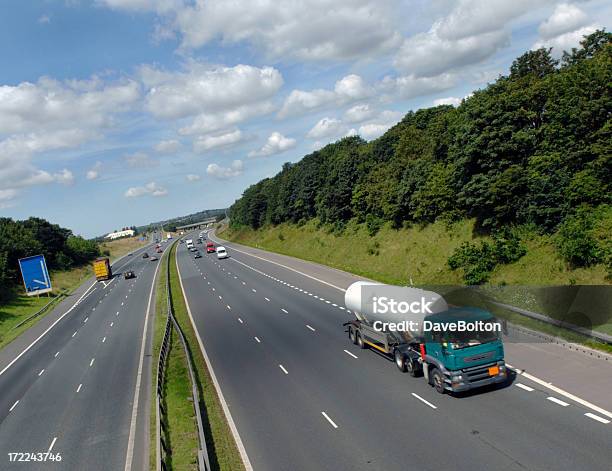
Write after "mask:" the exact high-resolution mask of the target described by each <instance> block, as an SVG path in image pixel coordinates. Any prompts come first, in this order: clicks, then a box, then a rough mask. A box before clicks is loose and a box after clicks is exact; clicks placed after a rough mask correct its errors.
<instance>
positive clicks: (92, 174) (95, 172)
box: [85, 161, 102, 180]
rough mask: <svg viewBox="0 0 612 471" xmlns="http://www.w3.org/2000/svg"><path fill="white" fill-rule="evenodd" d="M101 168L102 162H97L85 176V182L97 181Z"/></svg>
mask: <svg viewBox="0 0 612 471" xmlns="http://www.w3.org/2000/svg"><path fill="white" fill-rule="evenodd" d="M101 168H102V162H100V161H98V162H96V163H95V164H94V166H93V167H91V168H90V169H89V170H88V171H87V173H86V174H85V178H87V180H97V179H98V178H99V177H100V169H101Z"/></svg>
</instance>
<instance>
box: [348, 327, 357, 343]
mask: <svg viewBox="0 0 612 471" xmlns="http://www.w3.org/2000/svg"><path fill="white" fill-rule="evenodd" d="M348 334H349V339H351V342H353V343H354V344H355V345H357V335H356V334H355V329H353V327H352V326H350V325H349V328H348Z"/></svg>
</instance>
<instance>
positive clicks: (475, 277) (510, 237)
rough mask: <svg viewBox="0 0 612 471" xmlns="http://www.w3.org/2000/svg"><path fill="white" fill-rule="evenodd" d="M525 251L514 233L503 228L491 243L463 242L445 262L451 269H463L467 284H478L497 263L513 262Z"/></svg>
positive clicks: (489, 274) (482, 281) (483, 280)
mask: <svg viewBox="0 0 612 471" xmlns="http://www.w3.org/2000/svg"><path fill="white" fill-rule="evenodd" d="M526 253H527V250H526V249H525V247H524V246H523V245H522V244H521V241H520V239H519V237H518V236H517V235H516V233H515V232H512V231H510V230H504V231H500V232H498V233H496V234H494V235H493V244H490V243H488V242H481V243H480V245H476V244H472V243H470V242H464V243H463V244H461V246H460V247H458V248H457V249H456V250H455V251H454V252H453V254H452V255H451V256H450V257H449V258H448V262H447V263H448V266H449V267H450V269H451V270H458V269H460V268H461V269H463V279H464V281H465V282H466V283H467V284H468V285H479V284H482V283H485V282H486V281H488V280H489V277H490V276H491V272H492V271H493V270H494V269H495V267H496V266H497V265H503V264H507V263H512V262H515V261H516V260H518V259H519V258H521V257H522V256H523V255H525V254H526Z"/></svg>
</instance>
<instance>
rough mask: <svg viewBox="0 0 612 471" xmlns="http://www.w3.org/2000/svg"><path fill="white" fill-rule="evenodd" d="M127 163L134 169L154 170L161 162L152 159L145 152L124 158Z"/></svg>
mask: <svg viewBox="0 0 612 471" xmlns="http://www.w3.org/2000/svg"><path fill="white" fill-rule="evenodd" d="M124 159H125V163H126V164H128V166H130V167H132V168H153V167H157V166H158V165H159V161H158V160H156V159H152V158H151V157H149V156H148V155H147V154H145V153H144V152H134V153H133V154H127V155H125V156H124Z"/></svg>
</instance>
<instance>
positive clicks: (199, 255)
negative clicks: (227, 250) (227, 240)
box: [193, 252, 202, 258]
mask: <svg viewBox="0 0 612 471" xmlns="http://www.w3.org/2000/svg"><path fill="white" fill-rule="evenodd" d="M193 258H202V254H201V253H200V252H196V254H195V255H194V257H193Z"/></svg>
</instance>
